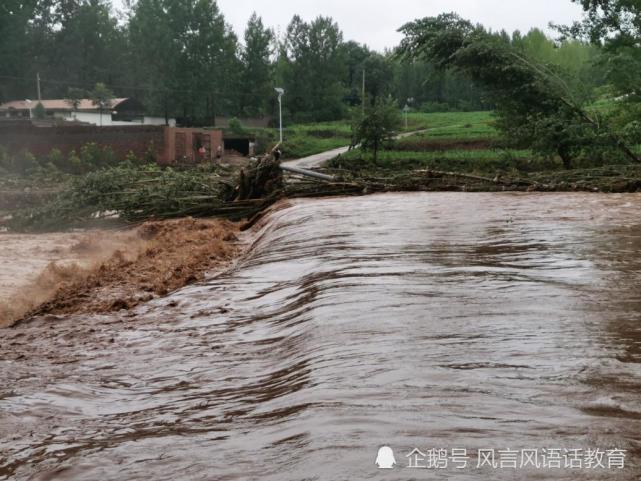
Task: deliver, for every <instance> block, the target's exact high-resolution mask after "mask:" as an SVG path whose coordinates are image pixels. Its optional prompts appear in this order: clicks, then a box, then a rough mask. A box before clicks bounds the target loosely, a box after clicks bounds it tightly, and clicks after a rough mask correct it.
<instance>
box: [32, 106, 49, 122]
mask: <svg viewBox="0 0 641 481" xmlns="http://www.w3.org/2000/svg"><path fill="white" fill-rule="evenodd" d="M46 116H47V111H46V110H45V106H44V105H42V102H38V103H37V104H36V106H35V107H34V108H33V117H34V118H36V119H38V120H42V119H44V118H45V117H46Z"/></svg>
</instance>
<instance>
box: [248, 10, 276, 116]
mask: <svg viewBox="0 0 641 481" xmlns="http://www.w3.org/2000/svg"><path fill="white" fill-rule="evenodd" d="M273 41H274V34H273V32H272V30H271V29H268V28H265V26H264V25H263V21H262V19H261V18H260V17H259V16H258V15H256V13H255V12H254V13H253V14H252V16H251V18H250V19H249V22H248V23H247V28H246V30H245V45H244V48H243V49H242V54H241V59H242V63H243V73H242V82H241V84H240V85H241V90H242V92H241V99H242V111H243V113H244V114H245V115H249V116H263V115H265V114H266V113H267V112H268V111H269V105H271V101H270V100H271V98H272V97H273V95H272V93H273V87H274V84H273V77H272V70H273V68H272V63H271V56H272V53H273Z"/></svg>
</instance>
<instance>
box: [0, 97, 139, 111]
mask: <svg viewBox="0 0 641 481" xmlns="http://www.w3.org/2000/svg"><path fill="white" fill-rule="evenodd" d="M125 100H128V99H126V98H120V99H112V101H111V108H114V107H116V106H117V105H118V104H120V103H122V102H124V101H125ZM40 102H41V103H42V105H43V106H44V108H45V110H72V108H71V104H70V103H69V101H68V100H66V99H52V100H41V101H40ZM36 105H38V101H37V100H32V101H31V102H27V101H26V100H12V101H11V102H6V103H4V104H2V105H0V110H9V109H16V110H29V109H30V108H31V109H33V108H35V107H36ZM78 110H98V107H97V106H95V105H94V104H93V102H92V101H91V100H90V99H82V100H81V101H80V105H78Z"/></svg>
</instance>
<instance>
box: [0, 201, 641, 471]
mask: <svg viewBox="0 0 641 481" xmlns="http://www.w3.org/2000/svg"><path fill="white" fill-rule="evenodd" d="M281 207H282V208H280V209H276V210H274V211H273V212H272V213H271V214H270V215H269V216H268V217H267V218H266V219H265V220H264V221H263V224H262V225H261V226H258V227H257V228H256V230H255V232H253V233H251V234H248V239H249V240H250V241H251V242H253V245H252V247H251V249H250V250H249V251H248V253H247V254H246V255H245V256H244V257H243V258H242V259H240V260H239V261H238V263H237V264H236V265H235V266H234V267H233V268H232V269H231V270H229V271H228V272H225V273H223V274H220V275H217V276H211V277H210V278H209V279H208V280H207V281H206V282H204V283H201V284H197V285H192V286H190V287H187V288H184V289H182V290H180V291H178V292H176V293H174V294H172V295H170V296H169V297H167V298H164V299H161V300H157V301H153V302H152V303H150V304H147V305H145V306H142V307H139V308H138V309H137V310H136V311H134V313H126V312H123V313H120V314H116V315H109V316H93V317H86V316H85V317H83V316H75V317H67V318H64V319H51V318H45V319H39V320H35V321H34V322H32V323H29V324H23V325H20V326H18V327H17V328H13V329H6V330H2V331H0V379H1V381H0V382H1V383H2V384H1V385H0V479H1V480H87V481H89V480H91V481H103V480H104V481H110V480H114V481H116V480H118V481H135V480H145V481H155V480H172V481H173V480H254V479H256V480H274V481H280V480H368V479H381V480H387V479H391V480H423V479H425V480H428V479H453V480H473V479H483V480H485V479H487V480H495V479H499V480H502V479H505V480H508V479H509V480H512V479H523V480H525V479H528V480H529V479H555V480H556V479H568V480H574V479H581V480H583V479H589V480H593V479H608V480H630V479H640V477H641V216H640V215H639V213H640V212H641V196H639V195H634V194H632V195H630V194H627V195H589V194H550V195H548V194H453V193H444V194H440V193H437V194H403V195H397V194H393V195H380V196H371V197H362V198H335V199H323V200H304V201H296V202H291V203H289V204H287V205H283V206H281ZM382 447H389V448H390V449H391V450H393V453H394V456H395V459H393V460H392V461H391V462H390V460H389V456H390V450H386V449H385V448H383V449H382V450H381V451H382V452H383V455H382V456H379V459H378V461H379V465H381V464H382V465H383V467H388V466H384V465H385V464H392V463H393V461H394V460H395V461H396V467H395V468H394V469H389V470H387V469H378V468H377V466H376V465H375V461H376V460H377V454H378V453H379V448H382ZM414 448H418V449H419V450H420V452H421V453H422V454H423V455H425V457H422V458H420V459H418V458H413V457H412V456H408V455H410V454H411V452H412V451H413V450H414ZM433 450H437V451H433ZM463 450H465V451H463ZM491 450H495V451H491ZM507 450H511V451H507ZM619 450H622V451H621V452H620V451H619ZM623 451H625V452H623ZM490 452H492V455H495V456H496V457H495V458H494V459H495V465H488V464H487V463H485V464H484V465H482V466H479V465H480V464H482V463H481V462H480V461H481V457H482V455H483V456H486V457H485V461H487V460H488V458H487V455H488V453H490ZM622 452H623V454H621V453H622ZM430 453H431V454H430ZM436 453H438V454H439V459H440V461H441V463H440V464H438V465H430V468H429V469H413V468H418V467H419V466H421V467H422V466H424V465H425V466H428V463H430V462H431V460H432V458H433V457H434V455H435V454H436ZM510 453H516V454H514V465H512V463H511V461H510V460H511V458H510ZM532 453H535V454H536V460H537V462H538V463H539V467H538V468H537V467H535V466H534V465H533V464H532V459H533V458H532V456H533V454H532ZM599 453H600V454H599ZM526 455H529V456H530V457H529V460H530V464H528V463H527V459H528V458H527V457H526ZM415 456H417V455H416V454H415ZM385 457H387V458H388V459H387V460H385V459H384V458H385ZM622 457H623V458H624V459H622ZM461 458H466V459H465V465H463V462H462V460H461ZM554 459H560V461H559V463H560V467H559V466H557V465H555V464H554V462H553V460H554ZM455 461H457V463H456V464H455ZM490 461H491V460H490ZM524 461H525V462H524ZM413 463H414V464H413ZM577 463H581V464H580V465H579V464H577ZM566 464H567V467H566ZM521 465H523V466H521ZM494 466H496V467H494ZM620 467H622V469H619V468H620Z"/></svg>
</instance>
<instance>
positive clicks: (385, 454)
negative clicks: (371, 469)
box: [375, 446, 396, 469]
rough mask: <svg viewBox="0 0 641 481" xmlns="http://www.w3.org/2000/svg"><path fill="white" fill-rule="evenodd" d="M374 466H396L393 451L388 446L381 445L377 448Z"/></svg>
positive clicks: (380, 467)
mask: <svg viewBox="0 0 641 481" xmlns="http://www.w3.org/2000/svg"><path fill="white" fill-rule="evenodd" d="M375 464H376V466H377V467H378V469H394V466H396V458H395V457H394V451H392V448H390V447H389V446H383V447H382V448H380V449H379V450H378V456H376V463H375Z"/></svg>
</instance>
